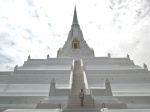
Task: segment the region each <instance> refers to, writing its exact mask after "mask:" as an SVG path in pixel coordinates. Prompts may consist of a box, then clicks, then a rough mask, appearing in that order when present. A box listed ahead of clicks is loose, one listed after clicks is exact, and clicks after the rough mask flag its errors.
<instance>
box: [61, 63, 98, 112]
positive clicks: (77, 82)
mask: <svg viewBox="0 0 150 112" xmlns="http://www.w3.org/2000/svg"><path fill="white" fill-rule="evenodd" d="M81 89H83V92H84V93H85V94H84V103H83V107H81V103H80V99H79V93H80V91H81ZM63 112H100V111H99V109H95V108H94V102H93V98H92V95H87V94H86V88H85V84H84V77H83V71H82V68H81V61H75V65H74V71H73V84H72V90H71V95H69V96H68V105H67V108H66V109H65V110H63Z"/></svg>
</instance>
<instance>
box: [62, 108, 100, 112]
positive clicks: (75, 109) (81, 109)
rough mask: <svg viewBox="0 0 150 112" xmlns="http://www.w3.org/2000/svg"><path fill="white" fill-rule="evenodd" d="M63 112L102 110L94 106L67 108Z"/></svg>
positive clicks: (97, 111)
mask: <svg viewBox="0 0 150 112" xmlns="http://www.w3.org/2000/svg"><path fill="white" fill-rule="evenodd" d="M63 112H100V109H94V108H85V107H83V108H82V107H81V108H72V109H65V110H63Z"/></svg>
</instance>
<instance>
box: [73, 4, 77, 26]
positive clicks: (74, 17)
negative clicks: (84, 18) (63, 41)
mask: <svg viewBox="0 0 150 112" xmlns="http://www.w3.org/2000/svg"><path fill="white" fill-rule="evenodd" d="M72 24H78V18H77V11H76V6H75V9H74V16H73V22H72Z"/></svg>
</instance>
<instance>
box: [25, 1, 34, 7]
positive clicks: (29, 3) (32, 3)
mask: <svg viewBox="0 0 150 112" xmlns="http://www.w3.org/2000/svg"><path fill="white" fill-rule="evenodd" d="M26 2H27V4H28V5H29V6H33V5H34V1H33V0H26Z"/></svg>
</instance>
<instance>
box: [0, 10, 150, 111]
mask: <svg viewBox="0 0 150 112" xmlns="http://www.w3.org/2000/svg"><path fill="white" fill-rule="evenodd" d="M91 33H92V32H91ZM81 89H83V90H84V93H85V99H84V106H83V107H81V106H80V100H79V92H80V90H81ZM0 111H2V112H60V111H64V112H100V111H102V112H149V111H150V72H149V71H148V68H147V65H146V64H144V67H143V68H141V67H140V66H138V65H135V64H134V62H133V61H132V60H131V59H130V56H129V55H127V56H126V57H124V58H112V57H111V54H109V53H108V56H106V57H95V56H94V50H93V49H91V48H90V47H89V46H88V44H87V43H86V41H85V40H84V37H83V34H82V31H81V29H80V25H79V23H78V18H77V12H76V8H75V10H74V17H73V22H72V25H71V30H70V31H69V34H68V39H67V41H66V42H65V44H64V46H63V47H62V48H60V49H59V50H58V52H57V57H56V58H51V57H50V55H49V54H48V55H47V58H46V59H32V57H31V56H28V58H27V61H25V62H24V64H23V65H22V66H18V65H16V66H15V67H14V71H5V72H0Z"/></svg>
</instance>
